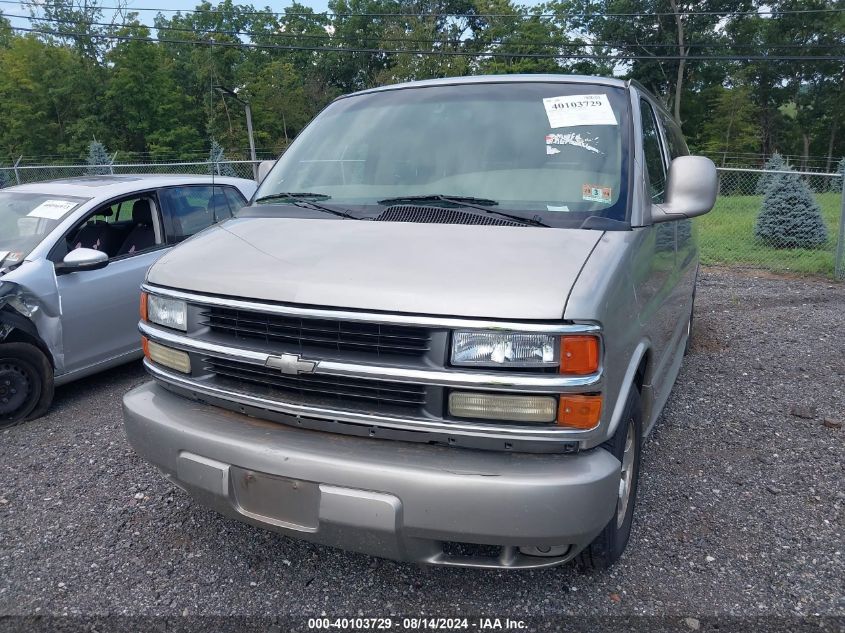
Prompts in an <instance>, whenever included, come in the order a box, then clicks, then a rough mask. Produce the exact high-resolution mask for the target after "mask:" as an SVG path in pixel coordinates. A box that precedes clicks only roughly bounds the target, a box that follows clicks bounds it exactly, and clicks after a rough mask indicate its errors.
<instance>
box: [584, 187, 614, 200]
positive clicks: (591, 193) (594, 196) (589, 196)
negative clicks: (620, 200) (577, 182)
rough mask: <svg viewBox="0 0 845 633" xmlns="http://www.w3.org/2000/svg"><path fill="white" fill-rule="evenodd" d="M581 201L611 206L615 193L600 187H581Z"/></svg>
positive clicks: (608, 188)
mask: <svg viewBox="0 0 845 633" xmlns="http://www.w3.org/2000/svg"><path fill="white" fill-rule="evenodd" d="M581 199H582V200H587V201H588V202H603V203H604V204H610V203H611V201H612V200H613V191H612V189H611V188H610V187H602V186H600V185H581Z"/></svg>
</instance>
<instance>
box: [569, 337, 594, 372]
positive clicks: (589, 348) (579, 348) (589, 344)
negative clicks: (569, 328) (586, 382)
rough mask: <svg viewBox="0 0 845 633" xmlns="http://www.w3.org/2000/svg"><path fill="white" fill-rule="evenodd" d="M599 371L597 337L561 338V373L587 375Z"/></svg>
mask: <svg viewBox="0 0 845 633" xmlns="http://www.w3.org/2000/svg"><path fill="white" fill-rule="evenodd" d="M598 370H599V339H598V337H597V336H562V337H561V338H560V373H562V374H575V375H579V376H582V375H585V374H594V373H596V372H597V371H598Z"/></svg>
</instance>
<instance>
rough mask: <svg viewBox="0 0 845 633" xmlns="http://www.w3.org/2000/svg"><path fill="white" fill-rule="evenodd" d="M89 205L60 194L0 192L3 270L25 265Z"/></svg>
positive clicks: (1, 258)
mask: <svg viewBox="0 0 845 633" xmlns="http://www.w3.org/2000/svg"><path fill="white" fill-rule="evenodd" d="M85 201H86V199H85V198H74V197H70V196H61V195H56V194H46V193H28V192H27V193H24V192H22V191H0V268H3V267H6V266H9V265H11V264H15V263H17V262H20V261H23V259H24V258H25V257H26V256H27V255H29V253H30V252H31V251H32V249H34V248H35V247H36V246H38V244H39V243H40V242H41V240H43V239H44V238H45V237H46V236H47V235H48V234H49V233H50V232H51V231H52V230H53V229H54V228H56V226H58V224H59V222H61V221H62V220H63V219H64V218H65V217H66V216H67V215H68V214H69V213H70V212H71V211H73V210H74V209H76V207H78V206H79V205H80V204H82V203H83V202H85Z"/></svg>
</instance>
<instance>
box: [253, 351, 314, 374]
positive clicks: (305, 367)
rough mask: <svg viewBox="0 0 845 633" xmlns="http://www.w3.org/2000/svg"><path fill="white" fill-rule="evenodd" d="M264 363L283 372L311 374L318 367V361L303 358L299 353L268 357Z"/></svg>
mask: <svg viewBox="0 0 845 633" xmlns="http://www.w3.org/2000/svg"><path fill="white" fill-rule="evenodd" d="M264 365H265V367H270V368H272V369H278V370H279V371H281V372H282V373H283V374H311V373H313V372H314V369H315V368H316V367H317V361H314V360H302V358H300V356H299V354H282V355H281V356H270V357H268V358H267V362H265V363H264Z"/></svg>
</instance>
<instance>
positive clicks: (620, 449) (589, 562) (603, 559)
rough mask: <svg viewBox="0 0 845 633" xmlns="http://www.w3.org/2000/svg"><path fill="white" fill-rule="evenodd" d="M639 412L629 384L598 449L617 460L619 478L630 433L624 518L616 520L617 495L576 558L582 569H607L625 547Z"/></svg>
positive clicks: (636, 475) (636, 476)
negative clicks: (595, 533)
mask: <svg viewBox="0 0 845 633" xmlns="http://www.w3.org/2000/svg"><path fill="white" fill-rule="evenodd" d="M642 417H643V413H642V406H641V404H640V392H639V390H638V389H637V388H636V387H635V386H632V387H631V392H630V394H629V395H628V401H627V402H626V403H625V412H624V414H623V416H622V420H621V421H620V423H619V428H617V429H616V433H614V435H613V437H612V438H611V439H609V440H608V441H607V442H605V443H604V444H602V445H601V448H602V449H604V450H607V451H609V452H610V453H612V454H613V456H614V457H616V458H617V459H618V460H619V462H620V477H621V474H622V473H621V471H622V467H621V464H623V463H624V462H623V458H624V455H625V447H626V444H627V441H628V437H629V436H628V431H629V429H630V430H631V432H632V434H633V436H632V438H631V441H632V445H631V447H630V449H629V450H633V456H632V457H630V459H631V462H630V471H631V477H630V484H629V487H630V493H629V495H628V497H627V504H626V508H625V512H624V518H623V519H622V522H621V524H620V523H619V516H620V515H619V512H620V504H621V503H622V501H621V499H620V498H617V511H616V512H614V513H613V516H612V517H611V519H610V521H608V523H607V525H606V526H605V527H604V529H603V530H602V531H601V533H600V534H599V535H598V536H597V537H596V538H595V540H593V542H592V543H590V544H589V545H588V546H587V547H586V548H584V549H583V550H582V551H581V552H580V553H579V554H578V555H577V556H576V557H575V564H576V565H577V566H578V567H579V568H580V569H581V570H583V571H596V570H603V569H607V568H608V567H610V566H611V565H613V563H615V562H616V561H617V560H619V557H620V556H622V553H623V552H624V551H625V547H626V546H627V545H628V540H629V539H630V537H631V524H632V522H633V519H634V507H635V506H636V500H637V488H638V482H639V476H640V455H641V453H642V450H641V449H642V430H643V420H642Z"/></svg>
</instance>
